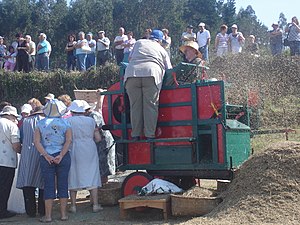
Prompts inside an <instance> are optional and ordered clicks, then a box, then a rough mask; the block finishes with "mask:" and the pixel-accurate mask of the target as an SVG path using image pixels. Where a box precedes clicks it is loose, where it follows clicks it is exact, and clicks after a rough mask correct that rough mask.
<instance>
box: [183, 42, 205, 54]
mask: <svg viewBox="0 0 300 225" xmlns="http://www.w3.org/2000/svg"><path fill="white" fill-rule="evenodd" d="M186 48H193V49H195V50H196V51H197V56H198V57H199V58H202V54H201V53H200V52H199V45H198V44H197V42H195V41H188V42H186V43H185V44H184V45H182V46H180V47H179V50H180V51H181V52H182V53H184V51H185V49H186Z"/></svg>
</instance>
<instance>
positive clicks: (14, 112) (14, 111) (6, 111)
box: [0, 105, 20, 118]
mask: <svg viewBox="0 0 300 225" xmlns="http://www.w3.org/2000/svg"><path fill="white" fill-rule="evenodd" d="M4 115H12V116H14V117H16V118H18V117H20V115H19V114H18V112H17V109H16V107H13V106H10V105H7V106H5V107H4V108H3V109H2V111H1V112H0V116H4Z"/></svg>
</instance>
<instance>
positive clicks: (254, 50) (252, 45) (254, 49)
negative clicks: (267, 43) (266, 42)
mask: <svg viewBox="0 0 300 225" xmlns="http://www.w3.org/2000/svg"><path fill="white" fill-rule="evenodd" d="M248 40H249V42H248V45H247V47H246V50H247V52H250V53H251V54H252V55H257V56H258V50H259V47H258V44H257V43H256V42H255V36H254V35H252V34H251V35H249V38H248Z"/></svg>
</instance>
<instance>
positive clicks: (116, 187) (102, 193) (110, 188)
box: [98, 182, 122, 205]
mask: <svg viewBox="0 0 300 225" xmlns="http://www.w3.org/2000/svg"><path fill="white" fill-rule="evenodd" d="M121 187H122V183H120V182H109V183H107V184H104V185H103V186H102V187H101V188H98V201H99V203H100V204H101V205H117V204H118V200H119V199H120V198H122V194H121Z"/></svg>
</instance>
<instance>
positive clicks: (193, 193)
mask: <svg viewBox="0 0 300 225" xmlns="http://www.w3.org/2000/svg"><path fill="white" fill-rule="evenodd" d="M213 195H214V192H213V191H212V190H210V189H207V188H202V187H198V186H195V187H192V188H191V189H189V190H187V191H186V192H184V193H183V195H182V196H184V197H194V198H205V197H213Z"/></svg>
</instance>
